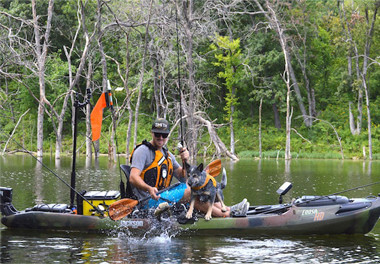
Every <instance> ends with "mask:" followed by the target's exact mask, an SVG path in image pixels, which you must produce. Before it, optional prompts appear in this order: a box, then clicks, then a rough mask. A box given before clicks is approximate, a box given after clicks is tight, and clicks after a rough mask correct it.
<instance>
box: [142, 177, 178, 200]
mask: <svg viewBox="0 0 380 264" xmlns="http://www.w3.org/2000/svg"><path fill="white" fill-rule="evenodd" d="M180 184H181V183H180V182H177V183H175V184H173V185H170V186H169V187H166V188H165V189H162V190H160V191H158V192H157V193H156V194H157V195H158V194H161V193H163V192H166V191H168V190H171V189H173V188H174V187H177V186H178V185H180ZM150 198H152V197H150V196H147V197H145V198H142V199H140V200H138V202H139V203H142V202H145V201H147V200H149V199H150ZM163 200H165V199H163Z"/></svg>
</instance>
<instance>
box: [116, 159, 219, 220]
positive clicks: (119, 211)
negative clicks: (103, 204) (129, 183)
mask: <svg viewBox="0 0 380 264" xmlns="http://www.w3.org/2000/svg"><path fill="white" fill-rule="evenodd" d="M221 168H222V162H221V160H220V159H218V160H214V161H212V162H211V163H210V164H208V165H207V166H206V169H205V170H206V172H207V173H209V174H210V175H211V176H213V177H216V176H218V175H219V174H220V170H221ZM179 184H180V183H176V184H173V185H171V186H169V187H167V188H165V189H162V190H160V191H159V192H158V193H157V194H161V193H163V192H165V191H167V190H170V189H172V188H174V187H176V186H178V185H179ZM149 199H150V196H148V197H145V198H143V199H141V200H134V199H130V198H125V199H121V200H119V201H116V202H114V203H112V204H111V205H110V207H109V209H108V216H109V217H110V218H111V219H112V220H115V221H116V220H120V219H122V218H124V217H126V216H127V215H129V214H130V213H132V212H133V209H134V208H135V207H136V206H137V205H138V204H139V203H142V202H145V201H146V200H149Z"/></svg>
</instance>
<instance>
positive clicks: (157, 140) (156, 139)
mask: <svg viewBox="0 0 380 264" xmlns="http://www.w3.org/2000/svg"><path fill="white" fill-rule="evenodd" d="M152 139H153V146H155V147H156V148H158V149H161V148H162V147H163V146H164V145H165V144H166V142H167V140H168V134H163V133H153V132H152Z"/></svg>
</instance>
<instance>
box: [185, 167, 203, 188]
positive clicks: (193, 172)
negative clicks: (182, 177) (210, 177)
mask: <svg viewBox="0 0 380 264" xmlns="http://www.w3.org/2000/svg"><path fill="white" fill-rule="evenodd" d="M186 171H187V184H188V185H189V186H190V187H199V186H202V185H203V183H204V182H205V180H206V172H205V171H203V163H201V164H199V165H198V166H190V165H189V164H188V163H186Z"/></svg>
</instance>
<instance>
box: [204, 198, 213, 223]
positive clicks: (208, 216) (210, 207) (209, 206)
mask: <svg viewBox="0 0 380 264" xmlns="http://www.w3.org/2000/svg"><path fill="white" fill-rule="evenodd" d="M207 204H208V210H207V213H206V215H205V219H206V220H207V221H209V220H211V218H212V216H211V213H212V203H210V202H208V203H207Z"/></svg>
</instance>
